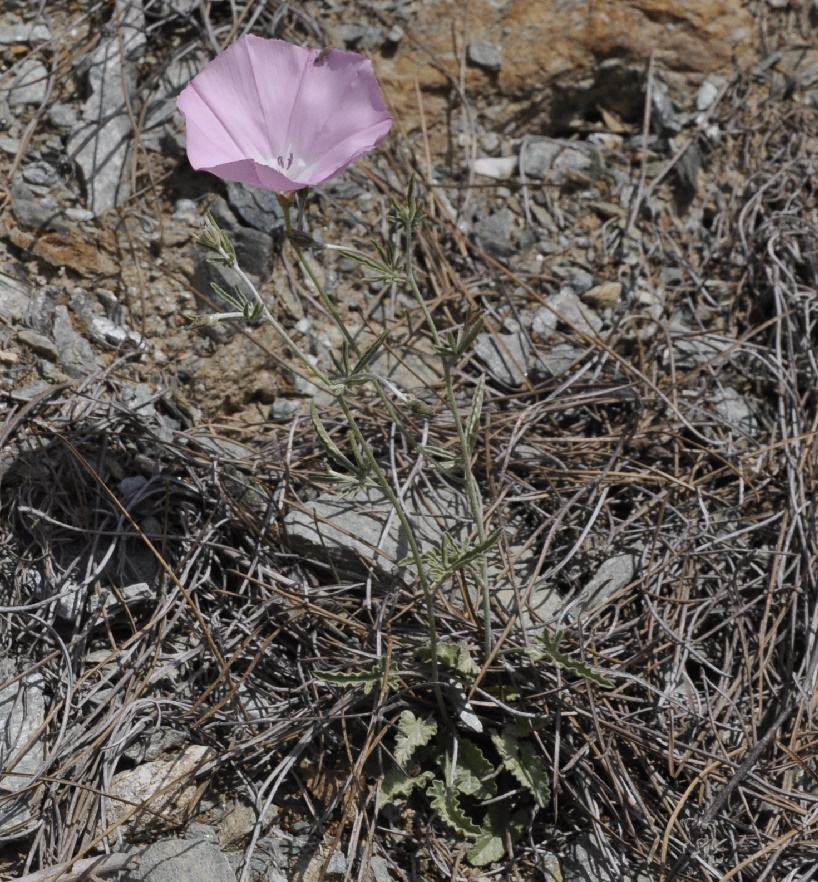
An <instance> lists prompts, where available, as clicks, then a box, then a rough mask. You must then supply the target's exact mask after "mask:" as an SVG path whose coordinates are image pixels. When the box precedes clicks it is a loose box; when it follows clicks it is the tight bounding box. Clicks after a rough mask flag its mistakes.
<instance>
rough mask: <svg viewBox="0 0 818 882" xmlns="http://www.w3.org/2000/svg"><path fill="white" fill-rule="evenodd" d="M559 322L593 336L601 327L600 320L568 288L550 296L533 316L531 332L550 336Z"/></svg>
mask: <svg viewBox="0 0 818 882" xmlns="http://www.w3.org/2000/svg"><path fill="white" fill-rule="evenodd" d="M560 322H564V323H566V324H567V325H569V327H570V328H571V329H573V330H576V331H580V332H582V333H584V334H590V335H594V334H595V333H596V332H597V331H599V329H600V328H601V327H602V319H601V318H600V317H599V316H598V315H597V314H596V313H595V312H594V311H593V310H592V309H589V307H588V306H586V305H585V304H584V303H583V302H582V301H581V300H580V299H579V297H577V295H576V294H575V293H574V292H573V291H572V290H571V289H570V288H561V289H560V291H559V293H557V294H552V295H551V296H550V297H549V298H548V299H547V300H546V301H545V306H542V307H540V309H538V310H537V312H536V313H535V314H534V321H533V322H532V324H531V330H532V331H533V332H534V333H536V334H539V335H540V336H541V337H548V336H550V335H551V334H552V333H553V331H554V330H555V329H556V328H557V326H558V325H559V323H560Z"/></svg>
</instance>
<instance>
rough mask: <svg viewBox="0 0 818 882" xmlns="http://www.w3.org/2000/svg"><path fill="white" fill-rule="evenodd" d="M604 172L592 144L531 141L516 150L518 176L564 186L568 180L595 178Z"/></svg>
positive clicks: (546, 139) (541, 139) (598, 152)
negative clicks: (518, 166)
mask: <svg viewBox="0 0 818 882" xmlns="http://www.w3.org/2000/svg"><path fill="white" fill-rule="evenodd" d="M604 170H605V161H604V158H603V155H602V151H601V150H600V149H599V148H598V147H597V146H595V145H593V144H586V143H583V142H576V141H561V140H559V139H556V138H535V139H532V140H529V141H526V142H525V143H524V144H523V146H522V148H521V149H520V175H521V176H523V177H529V178H540V179H542V180H545V181H548V183H551V184H557V185H560V184H564V183H566V182H567V181H569V180H570V179H571V178H572V177H574V176H577V175H580V176H583V177H589V178H597V177H599V176H600V175H601V174H602V173H603V172H604Z"/></svg>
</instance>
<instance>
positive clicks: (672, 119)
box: [650, 80, 682, 137]
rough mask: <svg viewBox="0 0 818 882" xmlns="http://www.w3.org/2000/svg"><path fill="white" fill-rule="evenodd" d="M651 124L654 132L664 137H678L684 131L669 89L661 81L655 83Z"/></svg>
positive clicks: (652, 94)
mask: <svg viewBox="0 0 818 882" xmlns="http://www.w3.org/2000/svg"><path fill="white" fill-rule="evenodd" d="M650 123H651V127H652V128H653V130H654V132H656V133H657V134H658V135H660V136H662V137H672V136H673V135H678V134H679V132H680V131H681V130H682V126H681V123H680V121H679V120H678V119H677V117H676V111H675V109H674V107H673V102H672V101H671V100H670V97H669V95H668V88H667V86H666V85H665V84H664V83H663V82H661V81H660V80H654V81H653V89H652V90H651V117H650Z"/></svg>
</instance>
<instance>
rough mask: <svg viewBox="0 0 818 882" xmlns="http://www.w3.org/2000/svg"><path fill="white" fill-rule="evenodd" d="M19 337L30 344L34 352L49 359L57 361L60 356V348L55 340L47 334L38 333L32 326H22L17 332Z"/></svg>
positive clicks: (26, 343)
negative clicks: (55, 343)
mask: <svg viewBox="0 0 818 882" xmlns="http://www.w3.org/2000/svg"><path fill="white" fill-rule="evenodd" d="M17 339H18V340H19V341H20V342H21V343H24V344H25V345H26V346H28V348H29V349H30V350H31V351H32V352H34V353H36V354H37V355H39V356H42V358H47V359H49V361H56V360H57V358H58V357H59V354H60V353H59V350H58V349H57V347H56V346H55V345H54V343H53V341H52V340H49V338H48V337H46V336H45V334H38V333H37V332H36V331H32V330H31V329H30V328H21V329H20V330H19V331H18V332H17Z"/></svg>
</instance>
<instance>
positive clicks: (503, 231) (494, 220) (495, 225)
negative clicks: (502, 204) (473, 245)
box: [474, 208, 515, 257]
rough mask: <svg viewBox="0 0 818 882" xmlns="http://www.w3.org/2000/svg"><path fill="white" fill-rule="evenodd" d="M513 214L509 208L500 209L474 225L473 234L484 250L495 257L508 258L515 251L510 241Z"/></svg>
mask: <svg viewBox="0 0 818 882" xmlns="http://www.w3.org/2000/svg"><path fill="white" fill-rule="evenodd" d="M513 229H514V214H513V212H512V211H511V209H510V208H501V209H500V210H499V211H495V212H494V214H490V215H489V216H488V217H483V218H481V219H480V220H479V221H478V222H477V223H476V224H475V225H474V232H475V234H476V236H477V238H478V239H479V240H480V244H481V245H482V247H483V248H485V250H486V251H487V252H488V253H489V254H491V255H493V256H495V257H509V256H510V255H512V254H513V253H514V251H515V247H514V244H513V243H512V241H511V234H512V230H513Z"/></svg>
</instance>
